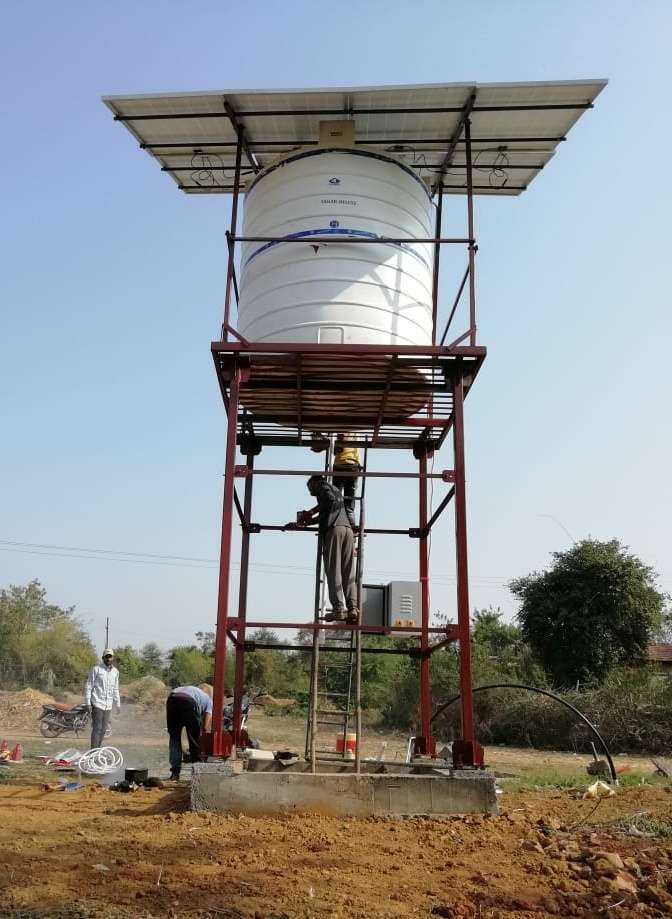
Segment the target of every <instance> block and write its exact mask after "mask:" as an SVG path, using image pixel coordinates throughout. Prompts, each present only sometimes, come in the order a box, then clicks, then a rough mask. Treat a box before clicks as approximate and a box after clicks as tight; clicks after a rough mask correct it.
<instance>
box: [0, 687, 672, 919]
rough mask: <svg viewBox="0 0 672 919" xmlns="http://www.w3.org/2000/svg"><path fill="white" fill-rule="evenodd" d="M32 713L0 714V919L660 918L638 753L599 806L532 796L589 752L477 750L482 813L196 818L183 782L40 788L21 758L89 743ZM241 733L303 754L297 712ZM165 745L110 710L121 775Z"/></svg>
mask: <svg viewBox="0 0 672 919" xmlns="http://www.w3.org/2000/svg"><path fill="white" fill-rule="evenodd" d="M37 701H38V700H26V702H27V703H30V704H26V705H25V706H24V705H23V702H22V703H21V705H20V706H19V708H18V710H16V711H15V714H14V715H12V721H11V723H9V719H8V717H7V716H5V717H4V718H2V719H1V720H0V737H6V739H7V740H8V741H9V742H10V743H15V742H16V741H21V742H22V743H23V746H24V749H25V750H26V754H27V757H28V758H27V760H26V764H25V765H24V766H7V767H3V768H2V770H0V826H1V827H2V843H1V844H0V919H4V917H11V919H38V917H45V919H46V917H49V919H88V917H100V919H103V917H105V919H107V917H109V919H150V917H164V916H165V917H170V919H205V917H210V919H217V917H229V919H308V917H311V919H312V917H324V919H337V917H338V919H341V917H343V919H345V917H348V919H365V917H366V919H368V917H372V919H379V917H402V916H403V917H405V916H419V917H428V919H429V917H432V916H449V917H452V919H486V917H487V919H514V917H523V916H526V915H530V914H532V913H534V914H536V915H539V916H586V917H588V916H590V917H592V916H594V917H602V919H605V917H606V919H620V917H629V916H644V917H653V916H672V793H671V792H672V782H664V781H662V782H659V783H658V784H650V783H652V782H654V780H653V779H652V771H653V767H652V765H651V762H650V760H648V759H647V758H646V757H624V756H617V757H616V763H617V766H618V767H619V768H621V769H623V770H624V774H623V779H624V781H625V780H627V782H628V784H627V785H621V786H620V787H619V788H618V789H617V794H616V796H615V797H612V798H608V799H604V800H602V801H601V802H600V803H598V804H597V805H596V802H594V801H590V800H580V799H579V798H577V796H576V790H575V788H560V787H545V788H543V789H537V790H535V786H536V785H537V784H539V785H545V786H548V783H549V781H552V782H553V783H554V785H556V786H561V785H568V786H575V785H576V784H577V783H583V784H584V785H585V784H586V783H587V782H588V781H589V780H588V777H587V776H586V774H585V765H586V763H587V762H588V761H589V760H590V756H588V755H580V756H577V755H575V754H570V753H553V752H539V751H533V750H515V749H511V748H502V747H492V748H489V749H488V751H487V759H488V763H489V764H490V765H492V766H493V767H494V768H495V770H496V771H497V774H498V775H500V776H502V779H501V782H500V784H501V785H502V788H503V794H502V795H501V796H500V797H499V803H500V815H499V816H498V817H489V818H488V817H475V816H472V817H465V818H459V817H456V818H439V819H437V818H434V819H428V818H414V819H405V820H400V819H397V818H376V819H368V820H364V819H339V818H334V817H331V816H327V815H324V814H322V815H320V814H308V815H297V814H292V815H288V816H286V817H282V818H279V817H278V818H276V817H273V818H271V817H267V818H263V817H255V818H252V817H244V816H241V817H236V816H218V815H211V814H195V813H191V812H189V811H188V810H187V804H188V800H187V799H188V787H187V785H186V783H185V784H182V785H180V786H173V787H166V788H164V789H154V790H147V791H146V790H138V791H136V792H134V793H133V794H129V795H121V794H119V793H116V792H114V791H109V790H107V789H104V788H101V787H97V786H96V784H95V783H94V782H93V781H88V782H87V786H86V787H85V788H83V789H80V790H78V791H74V792H55V791H51V792H49V791H45V790H44V788H43V786H42V783H43V782H44V781H46V780H47V779H51V780H53V779H55V778H57V776H52V775H48V774H47V771H46V770H45V769H42V770H41V771H40V769H37V768H36V766H35V761H34V760H33V761H31V760H30V759H29V756H30V754H40V753H47V754H48V753H54V752H56V751H57V750H60V749H63V748H65V747H72V746H77V747H79V748H80V749H84V748H85V747H86V746H87V743H86V740H87V738H86V737H81V738H80V739H79V741H77V739H76V738H75V737H74V735H72V734H66V735H64V736H63V737H61V738H57V739H54V740H51V741H47V740H45V739H44V738H42V737H40V735H39V733H38V732H37V723H36V721H34V719H33V716H32V709H31V706H34V705H35V704H37ZM249 727H250V733H251V734H252V735H253V736H256V737H258V738H259V740H260V741H261V743H262V746H265V747H268V748H271V749H277V748H281V747H287V748H293V749H298V750H301V749H302V748H303V736H304V734H303V732H304V729H305V724H304V721H303V719H302V718H300V717H270V716H269V715H267V714H265V713H264V711H263V710H262V709H258V708H257V709H254V710H253V712H252V716H251V719H250V725H249ZM166 740H167V738H166V734H165V727H164V725H163V712H162V709H161V708H160V707H156V706H155V707H147V708H145V707H142V706H132V705H126V706H124V707H123V709H122V714H121V716H120V717H117V716H115V733H114V735H113V738H112V739H111V742H113V743H114V744H115V745H117V746H119V747H120V748H121V749H122V751H123V752H124V756H125V759H126V763H127V765H146V766H149V768H150V771H151V772H152V773H153V774H157V775H164V776H165V775H166V774H167V765H168V764H167V762H166V760H167V757H166V753H167V749H166V747H167V744H166ZM383 744H385V750H384V755H385V758H389V759H395V758H396V759H400V758H402V757H403V755H404V753H405V747H406V738H405V737H404V736H403V735H402V734H387V733H382V732H379V731H376V730H375V729H374V728H373V727H372V726H369V727H367V729H366V732H365V739H364V743H363V752H364V755H368V756H376V755H379V754H380V753H381V751H382V750H383ZM75 778H76V776H75ZM3 780H4V781H3ZM591 781H592V780H591ZM643 781H646V782H647V784H639V783H640V782H643Z"/></svg>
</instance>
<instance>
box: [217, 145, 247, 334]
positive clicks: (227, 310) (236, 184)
mask: <svg viewBox="0 0 672 919" xmlns="http://www.w3.org/2000/svg"><path fill="white" fill-rule="evenodd" d="M242 156H243V133H242V130H241V131H240V132H239V134H238V146H237V147H236V168H235V173H234V180H233V188H234V191H233V201H232V202H231V229H230V230H229V232H227V234H226V242H227V245H228V247H229V258H228V261H227V266H226V294H225V297H224V331H223V335H222V338H223V339H224V341H228V340H229V320H230V318H231V288H232V285H233V261H234V255H235V248H236V244H235V236H236V227H237V222H238V199H239V197H240V164H241V160H242Z"/></svg>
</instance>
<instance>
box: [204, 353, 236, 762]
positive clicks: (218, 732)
mask: <svg viewBox="0 0 672 919" xmlns="http://www.w3.org/2000/svg"><path fill="white" fill-rule="evenodd" d="M240 375H241V372H240V369H239V368H238V367H235V368H234V371H233V379H232V380H231V389H230V391H229V407H228V415H229V418H228V424H227V430H226V465H225V467H224V500H223V503H222V539H221V547H220V552H219V592H218V596H217V632H216V636H215V685H214V689H213V703H212V746H211V748H210V749H209V750H208V752H209V753H211V754H212V755H213V756H229V754H230V753H231V736H230V735H229V733H228V732H224V731H223V730H222V714H223V710H224V679H225V671H226V632H227V628H228V618H229V587H230V584H229V581H230V574H231V529H232V523H233V484H234V467H235V463H236V430H237V421H238V397H239V394H240Z"/></svg>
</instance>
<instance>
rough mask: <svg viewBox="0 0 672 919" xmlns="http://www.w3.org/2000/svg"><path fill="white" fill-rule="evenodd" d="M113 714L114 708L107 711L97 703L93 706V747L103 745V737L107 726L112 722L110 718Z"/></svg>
mask: <svg viewBox="0 0 672 919" xmlns="http://www.w3.org/2000/svg"><path fill="white" fill-rule="evenodd" d="M111 716H112V709H111V708H109V709H108V710H107V711H105V709H103V708H98V707H97V706H96V705H92V706H91V748H92V749H93V747H102V745H103V737H104V736H105V731H106V730H107V726H108V724H109V723H110V718H111Z"/></svg>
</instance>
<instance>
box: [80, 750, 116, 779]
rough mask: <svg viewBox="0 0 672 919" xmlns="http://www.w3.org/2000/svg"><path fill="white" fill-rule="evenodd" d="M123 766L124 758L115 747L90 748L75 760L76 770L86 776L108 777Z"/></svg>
mask: <svg viewBox="0 0 672 919" xmlns="http://www.w3.org/2000/svg"><path fill="white" fill-rule="evenodd" d="M123 765H124V757H123V756H122V754H121V751H120V750H117V748H116V747H92V748H91V749H90V750H87V751H86V753H82V755H81V756H80V758H79V759H78V760H77V768H78V769H79V771H80V772H86V774H87V775H108V774H109V773H110V772H116V771H117V769H121V767H122V766H123Z"/></svg>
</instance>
